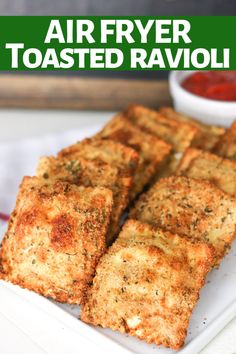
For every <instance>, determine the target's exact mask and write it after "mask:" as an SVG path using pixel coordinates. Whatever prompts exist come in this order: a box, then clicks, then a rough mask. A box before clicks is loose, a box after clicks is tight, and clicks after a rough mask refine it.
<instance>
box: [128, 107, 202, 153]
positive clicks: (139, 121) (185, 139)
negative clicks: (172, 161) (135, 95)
mask: <svg viewBox="0 0 236 354" xmlns="http://www.w3.org/2000/svg"><path fill="white" fill-rule="evenodd" d="M126 115H127V117H128V118H129V119H130V121H132V122H133V123H134V124H136V125H137V126H139V127H140V128H141V129H144V130H145V131H147V132H149V133H151V134H153V135H154V136H157V137H158V138H160V139H163V140H164V141H166V142H167V143H169V144H171V145H172V146H173V148H174V150H175V152H182V151H184V150H185V149H186V148H187V147H189V146H190V145H191V142H192V140H193V139H194V138H195V136H196V134H197V133H198V131H199V129H198V128H197V127H194V126H193V125H192V124H190V123H188V122H181V121H176V120H173V119H169V118H166V117H165V116H164V115H162V114H160V113H158V112H156V111H153V110H151V109H148V108H146V107H143V106H138V105H133V106H130V107H129V108H128V110H127V111H126Z"/></svg>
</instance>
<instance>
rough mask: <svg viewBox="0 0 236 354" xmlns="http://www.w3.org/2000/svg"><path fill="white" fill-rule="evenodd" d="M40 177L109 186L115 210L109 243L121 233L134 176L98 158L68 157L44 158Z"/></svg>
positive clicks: (84, 184) (112, 216) (38, 172)
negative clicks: (120, 226)
mask: <svg viewBox="0 0 236 354" xmlns="http://www.w3.org/2000/svg"><path fill="white" fill-rule="evenodd" d="M37 175H38V176H39V177H43V178H45V179H46V180H48V179H49V180H51V179H54V180H55V179H60V180H64V181H67V182H71V183H75V184H77V185H83V186H85V187H106V188H109V189H110V190H111V191H112V193H113V202H114V203H113V211H112V215H111V223H110V227H109V232H108V234H107V243H108V244H110V243H111V242H112V241H113V239H114V237H115V236H116V234H117V233H118V232H119V224H120V217H121V215H122V213H123V212H124V210H125V209H126V207H127V206H128V203H129V191H130V188H131V186H132V176H131V175H130V176H129V175H122V172H121V170H120V169H119V168H117V167H115V166H112V165H109V164H107V163H105V162H103V161H101V160H99V159H95V160H85V159H83V158H81V157H78V158H76V159H74V160H70V159H68V158H55V157H53V156H50V157H42V158H41V159H40V161H39V164H38V168H37Z"/></svg>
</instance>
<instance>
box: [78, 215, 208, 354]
mask: <svg viewBox="0 0 236 354" xmlns="http://www.w3.org/2000/svg"><path fill="white" fill-rule="evenodd" d="M212 257H213V250H212V248H211V247H210V246H208V245H206V244H193V243H191V242H189V241H187V240H186V239H184V238H181V237H179V236H177V235H172V234H170V233H169V232H164V231H161V230H158V229H155V228H154V227H151V226H150V225H147V224H143V223H141V222H138V221H134V220H129V221H128V222H126V224H125V225H124V227H123V230H122V232H121V233H120V235H119V237H118V239H117V240H116V242H115V243H114V244H113V245H112V247H111V248H110V249H109V250H108V252H107V253H106V254H105V255H104V256H103V257H102V258H101V260H100V262H99V265H98V267H97V269H96V276H95V278H94V279H93V284H92V285H91V288H90V289H89V291H88V292H87V294H86V296H85V298H84V300H83V308H82V314H81V318H82V320H83V321H85V322H88V323H91V324H93V325H100V326H102V327H109V328H111V329H112V330H118V331H120V332H122V333H128V334H129V335H132V336H137V337H138V338H140V339H144V340H146V341H147V342H148V343H156V344H157V345H164V346H165V347H170V348H172V349H179V348H180V347H182V346H183V344H184V340H185V336H186V333H187V327H188V323H189V319H190V316H191V313H192V310H193V308H194V306H195V304H196V302H197V300H198V298H199V291H200V289H201V287H202V286H203V285H204V281H205V277H206V275H207V273H208V272H209V270H210V268H211V263H212Z"/></svg>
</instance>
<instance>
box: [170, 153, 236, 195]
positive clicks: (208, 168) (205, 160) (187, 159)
mask: <svg viewBox="0 0 236 354" xmlns="http://www.w3.org/2000/svg"><path fill="white" fill-rule="evenodd" d="M176 173H177V174H178V175H182V176H188V177H191V178H199V179H206V180H209V181H211V182H212V183H214V184H215V185H216V186H217V187H218V188H220V189H222V190H223V191H224V192H226V193H229V194H231V195H234V196H235V195H236V162H234V161H230V160H228V159H223V158H221V157H219V156H217V155H214V154H211V153H209V152H206V151H203V150H198V149H192V148H189V149H187V150H186V152H185V154H184V156H183V157H182V159H181V161H180V163H179V166H178V168H177V171H176Z"/></svg>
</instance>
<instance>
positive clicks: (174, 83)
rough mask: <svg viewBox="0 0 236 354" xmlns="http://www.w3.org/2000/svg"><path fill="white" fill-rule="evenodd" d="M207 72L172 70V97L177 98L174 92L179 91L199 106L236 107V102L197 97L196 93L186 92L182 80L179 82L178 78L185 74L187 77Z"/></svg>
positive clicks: (170, 74)
mask: <svg viewBox="0 0 236 354" xmlns="http://www.w3.org/2000/svg"><path fill="white" fill-rule="evenodd" d="M204 71H205V70H171V71H170V73H169V85H170V91H171V93H172V96H173V97H174V96H175V93H174V92H173V91H174V90H175V91H176V90H178V91H179V93H180V94H181V96H185V98H186V99H188V100H195V102H196V103H197V102H198V103H199V104H204V105H205V104H207V105H208V106H209V105H214V106H215V107H216V106H218V107H219V106H220V107H222V106H227V107H234V108H235V107H236V101H219V100H213V99H211V98H205V97H201V96H197V95H195V94H194V93H191V92H189V91H187V90H185V89H184V88H183V87H182V86H181V84H180V83H181V80H178V76H181V75H183V74H185V75H186V74H187V76H189V75H191V74H193V73H195V72H204Z"/></svg>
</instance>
